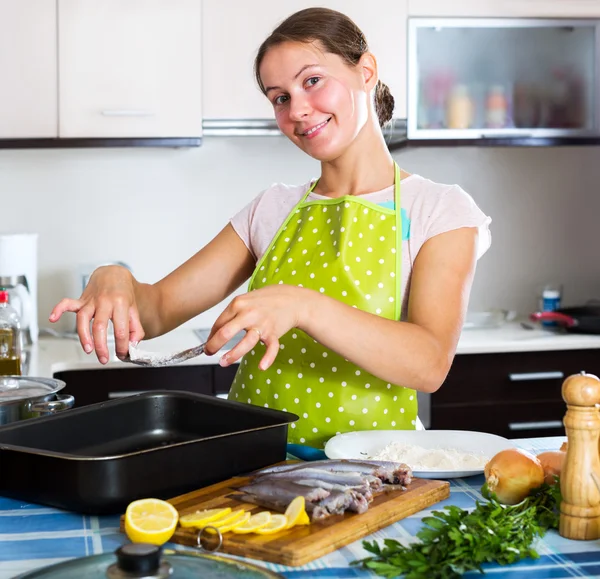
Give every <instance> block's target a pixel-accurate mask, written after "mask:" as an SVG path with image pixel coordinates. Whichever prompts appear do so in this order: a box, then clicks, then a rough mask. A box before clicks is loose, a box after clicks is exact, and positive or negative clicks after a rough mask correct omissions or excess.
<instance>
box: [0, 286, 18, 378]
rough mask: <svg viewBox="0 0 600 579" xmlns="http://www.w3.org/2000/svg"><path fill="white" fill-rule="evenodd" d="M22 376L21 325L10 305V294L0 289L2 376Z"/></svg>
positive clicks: (0, 368)
mask: <svg viewBox="0 0 600 579" xmlns="http://www.w3.org/2000/svg"><path fill="white" fill-rule="evenodd" d="M20 375H21V324H20V322H19V316H18V314H17V312H16V311H15V309H14V308H13V307H12V306H11V305H10V304H9V303H8V292H7V291H6V290H3V289H0V376H20Z"/></svg>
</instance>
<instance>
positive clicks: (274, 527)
mask: <svg viewBox="0 0 600 579" xmlns="http://www.w3.org/2000/svg"><path fill="white" fill-rule="evenodd" d="M287 522H288V521H287V517H286V516H285V515H280V514H277V515H271V520H270V521H269V523H268V524H267V525H265V526H264V527H262V528H260V529H256V531H254V532H255V533H258V534H259V535H270V534H271V533H277V532H279V531H282V530H283V529H285V528H286V526H287Z"/></svg>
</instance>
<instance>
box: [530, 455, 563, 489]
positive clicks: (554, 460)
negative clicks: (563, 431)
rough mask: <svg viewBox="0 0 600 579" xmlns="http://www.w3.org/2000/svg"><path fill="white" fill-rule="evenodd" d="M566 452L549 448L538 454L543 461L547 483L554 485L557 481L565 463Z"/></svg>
mask: <svg viewBox="0 0 600 579" xmlns="http://www.w3.org/2000/svg"><path fill="white" fill-rule="evenodd" d="M566 456H567V453H566V452H563V451H560V450H549V451H547V452H542V453H540V454H538V455H537V457H538V460H539V461H540V462H541V463H542V468H543V469H544V477H545V478H544V480H545V482H546V484H549V485H553V484H555V483H556V482H557V479H556V476H560V473H561V471H562V469H563V467H564V465H565V457H566Z"/></svg>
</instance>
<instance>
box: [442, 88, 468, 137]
mask: <svg viewBox="0 0 600 579" xmlns="http://www.w3.org/2000/svg"><path fill="white" fill-rule="evenodd" d="M474 114H475V107H474V104H473V100H472V99H471V95H470V94H469V89H468V87H467V86H466V85H464V84H459V85H456V86H455V87H454V88H453V89H452V91H451V92H450V95H449V97H448V103H447V107H446V127H447V128H448V129H470V128H472V126H473V118H474Z"/></svg>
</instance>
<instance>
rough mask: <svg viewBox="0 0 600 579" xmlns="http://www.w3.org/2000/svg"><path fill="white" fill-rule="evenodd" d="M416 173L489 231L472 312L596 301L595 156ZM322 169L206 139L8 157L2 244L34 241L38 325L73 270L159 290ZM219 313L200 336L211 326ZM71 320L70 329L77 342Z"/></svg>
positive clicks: (486, 162)
mask: <svg viewBox="0 0 600 579" xmlns="http://www.w3.org/2000/svg"><path fill="white" fill-rule="evenodd" d="M395 156H396V158H397V159H398V161H399V163H400V165H401V166H402V167H403V168H404V169H405V170H407V171H410V172H418V173H420V174H422V175H424V176H427V177H429V178H431V179H434V180H438V181H441V182H447V183H459V184H460V185H461V186H462V187H463V188H464V189H466V190H467V191H468V192H469V193H471V194H472V195H473V197H474V198H475V200H476V202H477V203H478V204H479V205H480V207H481V208H482V209H483V210H484V211H485V212H486V213H487V214H488V215H490V216H492V218H493V223H492V235H493V242H492V247H491V249H490V251H489V252H488V253H487V254H486V255H485V256H484V257H483V258H482V260H481V261H480V263H479V268H478V273H477V277H476V281H475V285H474V288H473V292H472V297H471V309H473V310H478V309H485V308H494V307H502V308H508V309H515V310H517V311H519V312H522V313H526V312H528V311H530V310H531V309H533V308H535V307H536V300H535V295H536V288H537V286H538V284H543V283H545V282H548V281H558V282H562V283H564V285H565V294H564V300H565V303H578V302H584V301H586V300H587V299H590V298H594V297H595V298H600V260H599V259H598V254H599V251H600V242H599V239H598V233H597V231H598V216H599V215H600V191H599V187H598V183H599V182H600V162H599V161H600V155H599V153H598V150H597V149H596V148H592V147H590V148H550V149H544V148H506V149H489V148H439V149H432V148H421V149H409V150H404V151H399V152H397V153H395ZM317 174H318V165H317V163H316V162H315V161H313V160H311V159H309V158H307V157H306V156H305V155H304V154H302V153H301V152H300V151H298V150H297V149H295V147H294V146H293V145H291V144H289V143H288V142H287V141H285V140H284V139H283V138H280V137H265V138H254V137H252V138H251V137H246V138H215V137H212V138H206V139H205V143H204V145H203V146H202V147H200V148H199V149H181V150H174V149H141V148H139V149H73V150H58V149H56V150H22V151H16V150H4V151H2V150H0V199H1V204H0V231H2V232H14V231H36V232H38V233H39V236H40V240H39V272H40V290H39V294H40V295H39V307H40V321H41V325H42V326H47V325H48V323H47V322H46V320H47V315H48V313H49V312H50V310H51V308H52V306H53V304H54V303H56V302H57V301H58V300H59V299H60V298H61V297H63V296H65V295H69V296H75V295H76V294H77V293H78V286H77V282H78V276H77V270H78V268H79V266H80V265H82V264H87V263H102V262H104V261H108V260H123V261H125V262H128V263H129V264H130V265H131V266H132V267H133V269H134V272H135V274H136V275H137V277H138V278H139V279H141V280H144V281H147V282H154V281H157V280H158V279H160V278H161V277H163V276H164V275H166V274H167V273H168V272H169V271H171V270H172V269H173V268H175V267H176V266H177V265H178V264H180V263H181V262H182V261H184V260H185V259H186V258H188V257H189V256H190V255H192V254H193V253H194V252H195V251H196V250H197V249H198V248H200V247H202V245H204V244H205V243H206V242H208V241H209V240H210V239H211V238H212V237H213V236H214V235H215V234H216V233H217V232H218V231H219V230H220V229H221V228H222V227H223V225H224V224H225V223H226V222H227V220H228V218H229V217H230V216H232V215H233V214H234V213H235V212H236V211H237V210H239V209H240V208H241V207H243V206H244V205H245V204H246V203H247V202H249V201H250V200H251V199H252V198H253V197H254V196H255V195H256V194H257V193H258V192H260V191H261V190H262V189H264V188H265V187H267V186H269V185H270V184H271V183H272V182H274V181H286V182H289V183H301V182H305V181H307V180H308V179H309V178H310V177H312V176H315V175H317ZM221 309H222V306H219V307H217V308H214V309H213V310H212V311H210V312H206V313H205V314H203V315H201V316H200V317H199V318H198V319H196V320H194V321H192V322H191V325H193V326H195V327H198V326H207V325H210V324H211V323H212V321H213V320H214V319H215V318H216V316H217V315H218V313H219V311H220V310H221ZM73 323H74V318H73V316H68V320H65V321H64V323H63V324H62V325H61V327H62V329H71V327H72V325H73Z"/></svg>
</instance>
